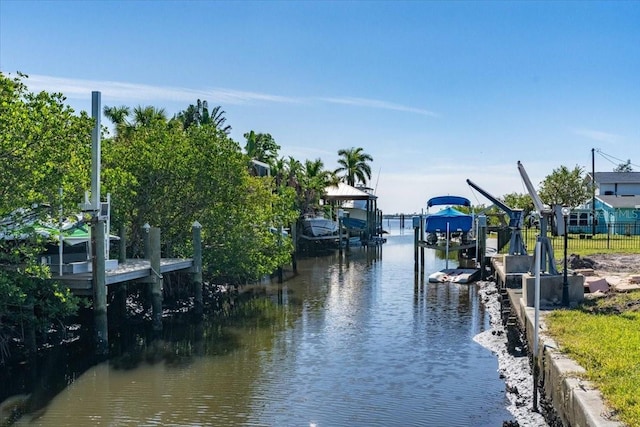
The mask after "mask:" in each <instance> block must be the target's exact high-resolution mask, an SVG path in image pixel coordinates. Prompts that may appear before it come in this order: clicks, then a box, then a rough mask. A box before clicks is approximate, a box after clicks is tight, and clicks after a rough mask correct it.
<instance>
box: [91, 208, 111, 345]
mask: <svg viewBox="0 0 640 427" xmlns="http://www.w3.org/2000/svg"><path fill="white" fill-rule="evenodd" d="M104 226H105V221H104V219H102V218H100V217H99V216H97V215H96V216H94V217H93V219H92V221H91V249H92V252H91V253H92V265H91V271H92V276H93V281H92V283H93V286H92V293H93V318H94V327H95V346H96V347H95V348H96V355H98V356H104V355H107V354H108V353H109V336H108V320H107V286H106V281H105V256H104V253H105V252H104V250H105V248H104V244H105V243H104V237H105V233H104Z"/></svg>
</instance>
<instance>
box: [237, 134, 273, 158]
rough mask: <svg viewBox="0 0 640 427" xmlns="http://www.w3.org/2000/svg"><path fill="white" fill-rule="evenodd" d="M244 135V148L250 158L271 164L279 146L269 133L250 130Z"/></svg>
mask: <svg viewBox="0 0 640 427" xmlns="http://www.w3.org/2000/svg"><path fill="white" fill-rule="evenodd" d="M244 137H245V138H246V139H247V143H246V144H245V146H244V149H245V151H246V153H247V155H248V156H249V158H250V159H255V160H259V161H261V162H264V163H267V164H269V165H271V164H273V163H274V161H275V160H276V159H277V158H278V150H280V146H279V145H278V144H276V141H275V140H274V139H273V137H272V136H271V135H270V134H268V133H255V132H254V131H251V132H247V133H245V134H244Z"/></svg>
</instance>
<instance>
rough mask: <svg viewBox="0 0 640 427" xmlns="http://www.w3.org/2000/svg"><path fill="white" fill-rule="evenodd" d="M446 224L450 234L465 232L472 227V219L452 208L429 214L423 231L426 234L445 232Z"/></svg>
mask: <svg viewBox="0 0 640 427" xmlns="http://www.w3.org/2000/svg"><path fill="white" fill-rule="evenodd" d="M447 224H448V225H449V227H448V229H449V231H450V232H453V231H463V232H467V231H469V230H471V228H472V227H473V217H472V216H471V215H467V214H466V213H462V212H460V211H458V210H456V209H454V208H452V207H447V208H445V209H442V210H441V211H440V212H437V213H434V214H429V215H428V216H427V218H426V220H425V231H427V232H428V233H436V232H440V233H442V232H446V231H447Z"/></svg>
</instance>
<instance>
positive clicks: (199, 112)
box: [174, 99, 231, 135]
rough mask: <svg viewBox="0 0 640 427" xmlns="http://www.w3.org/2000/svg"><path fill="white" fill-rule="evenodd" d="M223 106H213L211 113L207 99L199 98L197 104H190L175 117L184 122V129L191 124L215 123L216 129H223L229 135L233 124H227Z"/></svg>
mask: <svg viewBox="0 0 640 427" xmlns="http://www.w3.org/2000/svg"><path fill="white" fill-rule="evenodd" d="M221 108H222V107H221V106H219V105H217V106H215V107H213V110H211V113H209V106H208V103H207V101H206V100H205V101H201V100H199V99H198V100H197V102H196V105H193V104H190V105H189V106H188V107H187V109H186V110H183V111H180V112H179V113H178V114H176V115H175V116H174V119H176V120H178V121H179V122H181V123H182V127H183V129H184V130H187V128H188V127H189V126H191V125H197V126H199V125H207V124H210V125H213V126H214V127H215V128H216V129H219V130H221V131H222V132H224V133H225V134H227V135H229V133H230V132H231V126H229V125H226V126H225V124H224V123H225V122H226V121H227V119H226V117H224V114H225V111H222V110H221Z"/></svg>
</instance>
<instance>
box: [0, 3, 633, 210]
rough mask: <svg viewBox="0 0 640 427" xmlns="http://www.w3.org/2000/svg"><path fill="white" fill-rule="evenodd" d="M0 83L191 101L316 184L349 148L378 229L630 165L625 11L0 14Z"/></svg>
mask: <svg viewBox="0 0 640 427" xmlns="http://www.w3.org/2000/svg"><path fill="white" fill-rule="evenodd" d="M0 70H1V71H2V72H3V73H7V74H8V73H11V74H13V73H15V72H16V71H21V72H24V73H26V74H28V75H29V76H30V78H29V79H28V80H27V84H28V86H29V88H30V89H31V90H32V91H37V90H47V91H55V92H62V93H64V94H65V95H66V96H67V98H68V103H69V104H70V105H71V106H72V107H74V108H75V109H76V110H86V111H90V109H91V91H94V90H98V91H101V92H102V104H103V106H104V105H109V106H113V105H128V106H130V107H135V106H138V105H143V106H146V105H152V106H154V107H157V108H164V109H165V110H166V111H167V113H168V114H169V115H170V116H172V115H173V114H175V113H177V112H178V111H180V110H183V109H185V108H186V107H187V106H188V105H189V104H193V103H195V101H196V99H198V98H200V99H206V100H207V101H208V103H209V105H210V106H215V105H221V106H222V109H223V110H224V111H225V112H226V114H225V116H226V118H227V124H229V125H231V126H232V132H231V136H232V137H233V139H235V140H236V141H238V142H239V143H240V144H241V145H242V146H244V143H245V139H244V137H243V134H244V133H245V132H248V131H250V130H255V131H256V132H265V133H270V134H271V135H272V136H273V137H274V138H275V140H276V142H277V143H278V144H280V146H281V147H282V149H281V151H280V155H282V156H293V157H295V158H296V159H298V160H301V161H304V160H305V159H315V158H318V157H319V158H321V159H322V160H323V161H324V164H325V166H326V167H327V168H328V169H334V168H335V167H337V163H336V161H337V159H338V155H337V151H338V150H339V149H341V148H349V147H363V148H364V150H365V152H367V153H369V154H371V155H372V156H373V158H374V161H373V163H372V170H373V177H372V180H371V186H372V187H376V195H378V196H379V207H380V208H381V209H382V210H383V212H385V213H394V212H406V213H410V212H420V210H422V209H424V208H425V207H426V201H427V200H428V199H429V198H430V197H434V196H438V195H444V194H452V195H461V196H465V197H468V198H470V199H471V201H472V203H474V204H480V203H484V204H489V201H488V200H486V199H485V198H484V197H483V196H482V195H481V194H479V193H477V192H475V191H473V190H472V189H471V188H470V187H469V186H468V185H467V184H466V179H467V178H469V179H471V180H472V181H474V182H475V183H476V184H478V185H479V186H481V187H482V188H483V189H485V190H486V191H488V192H489V193H491V194H493V195H495V196H502V195H504V194H507V193H511V192H518V193H524V192H526V189H525V188H524V186H523V184H522V180H521V178H520V175H519V174H518V169H517V161H518V160H520V161H522V163H523V164H524V166H525V168H526V170H527V172H528V174H529V176H530V178H531V180H532V181H533V183H534V185H538V184H539V183H540V182H541V181H542V180H543V179H544V177H545V176H547V175H549V174H550V173H551V172H552V171H553V169H555V168H558V167H559V166H561V165H565V166H568V167H570V168H572V167H574V166H576V165H578V166H581V167H583V168H585V170H586V171H590V170H591V149H592V148H596V149H599V150H600V151H601V152H603V153H607V154H608V155H610V156H613V158H614V159H621V160H627V159H631V161H632V163H634V164H636V163H640V159H638V158H637V157H638V156H637V155H636V153H637V152H638V143H639V142H640V2H615V1H607V2H595V1H590V2H578V1H573V2H526V1H518V2H507V1H503V2H480V1H478V2H463V1H455V2H437V1H424V2H421V1H409V2H399V1H393V2H392V1H379V2H366V1H356V2H347V1H304V2H295V1H261V2H226V1H215V2H209V1H204V0H201V1H191V2H190V1H184V2H171V1H137V2H125V1H86V2H81V1H68V2H67V1H51V2H47V1H13V0H1V1H0ZM613 167H615V161H614V162H611V159H610V158H609V159H608V160H607V159H605V158H604V157H602V156H598V155H597V156H596V170H597V171H610V170H612V169H613ZM634 169H635V170H638V171H640V167H635V168H634Z"/></svg>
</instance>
